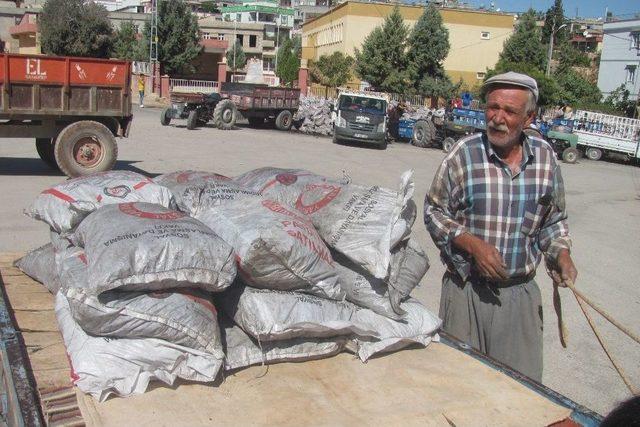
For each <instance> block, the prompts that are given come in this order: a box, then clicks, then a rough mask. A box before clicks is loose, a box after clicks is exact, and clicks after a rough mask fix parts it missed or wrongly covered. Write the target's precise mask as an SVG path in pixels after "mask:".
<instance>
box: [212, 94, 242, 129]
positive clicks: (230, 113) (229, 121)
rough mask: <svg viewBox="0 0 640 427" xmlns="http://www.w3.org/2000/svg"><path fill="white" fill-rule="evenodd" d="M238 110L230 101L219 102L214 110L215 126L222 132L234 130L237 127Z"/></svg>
mask: <svg viewBox="0 0 640 427" xmlns="http://www.w3.org/2000/svg"><path fill="white" fill-rule="evenodd" d="M237 116H238V110H237V109H236V106H235V104H234V103H233V101H231V100H230V99H223V100H222V101H220V102H218V104H217V105H216V108H214V110H213V124H214V125H215V126H216V127H217V128H218V129H222V130H230V129H233V128H234V127H235V125H236V120H237Z"/></svg>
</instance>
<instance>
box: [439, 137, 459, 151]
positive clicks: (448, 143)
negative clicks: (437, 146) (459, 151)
mask: <svg viewBox="0 0 640 427" xmlns="http://www.w3.org/2000/svg"><path fill="white" fill-rule="evenodd" d="M455 143H456V140H455V139H453V138H451V137H450V136H448V137H446V138H445V139H444V141H442V151H444V152H445V153H448V152H449V151H451V149H452V148H453V145H454V144H455Z"/></svg>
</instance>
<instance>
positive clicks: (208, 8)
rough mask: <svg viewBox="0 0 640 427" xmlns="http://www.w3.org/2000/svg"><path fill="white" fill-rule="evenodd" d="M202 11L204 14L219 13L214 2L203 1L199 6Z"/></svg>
mask: <svg viewBox="0 0 640 427" xmlns="http://www.w3.org/2000/svg"><path fill="white" fill-rule="evenodd" d="M201 7H202V10H203V11H204V12H206V13H220V8H218V3H216V2H215V1H203V2H202V4H201Z"/></svg>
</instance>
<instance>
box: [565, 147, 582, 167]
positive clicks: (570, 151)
mask: <svg viewBox="0 0 640 427" xmlns="http://www.w3.org/2000/svg"><path fill="white" fill-rule="evenodd" d="M579 157H580V152H579V151H578V149H577V148H574V147H569V148H566V149H565V150H564V151H563V152H562V160H563V161H564V162H565V163H569V164H573V163H575V162H577V161H578V158H579Z"/></svg>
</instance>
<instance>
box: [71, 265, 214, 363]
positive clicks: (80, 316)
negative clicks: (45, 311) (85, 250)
mask: <svg viewBox="0 0 640 427" xmlns="http://www.w3.org/2000/svg"><path fill="white" fill-rule="evenodd" d="M85 262H86V258H85V257H84V256H82V252H79V253H78V254H77V255H76V256H71V257H68V258H66V259H65V260H64V261H63V269H64V273H63V276H62V277H61V279H62V281H63V287H62V288H61V290H60V292H61V293H63V294H64V295H65V296H66V297H67V299H68V301H69V305H70V307H71V313H72V314H73V318H74V320H75V321H76V322H78V324H79V325H80V326H81V327H82V329H83V330H84V331H85V332H87V333H89V334H91V335H98V336H109V337H116V338H158V339H162V340H165V341H168V342H171V343H173V344H178V345H182V346H185V347H189V348H194V349H197V350H202V351H206V352H207V353H210V354H213V355H215V356H216V357H220V358H222V357H223V356H224V355H223V353H222V343H221V340H220V330H219V327H218V321H217V315H218V313H217V311H216V309H215V307H214V305H213V301H212V298H211V295H210V294H207V293H205V292H203V291H199V290H197V289H176V290H168V291H166V292H120V291H108V292H104V293H102V294H100V295H97V296H96V295H94V294H93V293H94V291H95V289H94V288H93V286H92V285H91V283H89V282H88V281H87V265H86V264H85Z"/></svg>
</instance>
